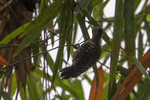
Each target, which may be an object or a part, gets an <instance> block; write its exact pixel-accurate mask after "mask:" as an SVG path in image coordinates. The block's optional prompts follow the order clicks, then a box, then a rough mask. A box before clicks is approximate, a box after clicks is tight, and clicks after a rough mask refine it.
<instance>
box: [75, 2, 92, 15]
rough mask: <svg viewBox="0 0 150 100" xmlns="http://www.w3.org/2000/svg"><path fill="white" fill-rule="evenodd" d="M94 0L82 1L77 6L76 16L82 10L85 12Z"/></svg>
mask: <svg viewBox="0 0 150 100" xmlns="http://www.w3.org/2000/svg"><path fill="white" fill-rule="evenodd" d="M91 1H92V0H81V1H80V2H79V3H78V4H77V5H76V8H75V15H78V14H79V13H80V12H81V10H84V9H85V8H87V6H88V5H89V3H90V2H91Z"/></svg>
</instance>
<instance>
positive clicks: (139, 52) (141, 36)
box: [138, 32, 144, 60]
mask: <svg viewBox="0 0 150 100" xmlns="http://www.w3.org/2000/svg"><path fill="white" fill-rule="evenodd" d="M138 39H139V40H138V60H140V59H141V58H142V56H143V51H144V49H143V35H142V33H141V32H139V38H138Z"/></svg>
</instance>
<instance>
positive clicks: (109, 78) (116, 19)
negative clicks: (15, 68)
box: [0, 0, 150, 100]
mask: <svg viewBox="0 0 150 100" xmlns="http://www.w3.org/2000/svg"><path fill="white" fill-rule="evenodd" d="M109 2H110V0H105V1H103V0H88V1H87V0H80V1H79V2H78V0H77V1H74V0H53V1H49V0H41V3H40V8H39V9H38V10H37V11H35V13H37V15H36V16H35V18H34V19H33V21H31V22H29V23H26V24H24V25H22V26H20V27H19V28H17V29H15V30H14V31H13V32H11V33H10V34H9V35H8V36H6V37H5V38H4V39H3V40H1V41H0V43H1V44H7V43H9V42H10V41H11V40H12V39H14V38H16V37H17V38H20V39H23V41H22V42H21V43H20V44H19V46H17V50H16V51H15V53H14V54H13V56H14V57H15V56H17V55H18V54H19V53H20V52H21V51H22V50H23V49H24V48H26V47H28V46H31V49H32V55H31V57H29V58H27V59H31V58H32V59H33V65H34V66H35V70H34V71H33V72H31V73H30V75H29V76H28V78H27V83H26V86H27V87H26V88H25V91H26V93H24V90H23V89H22V90H20V96H21V98H22V100H25V99H28V100H39V99H41V98H42V99H43V100H44V99H49V100H50V99H56V98H58V99H61V100H69V99H70V98H72V99H73V100H84V99H85V98H89V99H90V100H94V98H95V100H98V99H99V100H100V98H101V99H102V100H107V99H108V100H110V99H111V98H112V97H113V96H114V94H115V93H120V92H116V91H117V90H118V89H119V87H120V86H123V87H124V85H122V83H123V82H127V81H126V80H125V79H126V78H128V77H130V76H129V75H130V74H131V73H130V72H132V71H133V70H132V69H134V68H135V65H136V66H137V67H136V68H137V69H136V70H135V71H134V72H133V73H132V74H133V76H134V75H135V76H136V78H138V79H139V80H137V81H136V83H135V85H136V88H134V86H135V85H133V86H130V87H129V88H130V90H129V91H128V90H127V91H128V92H126V95H123V96H122V97H124V98H126V97H127V98H128V99H129V100H134V99H139V98H140V99H139V100H144V99H149V98H150V92H149V91H148V89H149V86H148V85H149V83H150V81H149V73H150V72H149V69H148V70H147V72H148V73H147V72H146V69H147V68H148V67H149V66H150V64H149V63H148V60H147V59H149V56H150V55H149V54H148V53H149V52H150V51H148V52H147V50H148V49H149V46H150V2H148V0H144V1H143V0H116V3H115V4H114V5H115V16H113V17H105V15H104V8H105V7H106V6H107V5H108V3H109ZM141 3H143V5H142V6H141V7H142V8H141V10H139V12H138V13H137V12H136V11H137V9H138V7H139V5H141ZM91 26H93V27H101V28H103V29H104V31H105V34H104V35H103V40H104V41H103V42H102V43H103V45H102V47H101V49H102V55H101V57H100V59H99V61H98V62H97V64H96V67H97V69H98V70H95V68H93V69H94V71H92V73H93V72H94V74H95V77H96V78H91V77H90V75H89V74H90V72H89V71H88V72H86V73H84V75H83V77H82V76H80V77H78V78H76V79H69V80H61V79H60V77H59V70H60V69H61V68H62V67H66V66H68V65H69V64H71V61H70V60H71V59H72V54H73V52H74V49H73V46H72V45H74V44H81V43H82V41H84V40H86V39H88V38H89V37H90V36H91V32H90V30H91ZM79 28H81V31H82V32H79V31H78V30H79ZM111 36H112V37H111ZM146 52H147V53H146ZM145 53H146V56H148V57H147V58H145V56H144V57H143V55H144V54H145ZM141 58H142V61H143V62H144V61H145V63H146V64H147V65H144V63H142V61H141V60H140V59H141ZM0 60H3V63H0V64H1V65H4V64H6V61H5V59H4V58H2V57H1V56H0ZM23 60H25V59H20V60H19V61H17V63H20V62H22V61H23ZM139 60H140V61H139ZM0 62H1V61H0ZM4 62H5V63H4ZM6 66H7V65H6ZM145 66H147V67H145ZM143 67H144V68H145V69H144V68H143ZM4 68H5V67H4ZM100 68H101V69H100ZM102 68H103V69H104V70H103V69H102ZM139 70H140V71H139ZM136 71H138V72H139V73H136ZM15 75H16V74H15V73H13V75H12V84H11V85H12V88H11V93H10V98H12V97H13V96H14V95H15V91H16V90H17V85H16V84H15V82H16V78H15ZM142 75H143V77H142ZM134 79H135V78H133V81H134ZM2 80H3V76H1V84H4V83H3V82H5V81H6V80H3V81H2ZM85 80H86V81H87V84H90V85H92V86H91V87H92V88H91V91H94V92H90V95H89V97H85V95H84V94H85V93H87V91H86V90H84V88H83V87H84V84H83V81H85ZM92 80H93V82H92ZM129 80H132V78H131V77H130V78H129ZM128 84H132V83H130V81H129V83H128ZM143 84H144V85H143ZM99 85H102V86H99ZM1 86H3V85H1ZM86 88H90V87H86ZM131 90H132V91H131ZM3 91H5V89H4V90H0V94H1V93H2V92H3ZM6 91H7V90H6ZM121 93H122V94H123V93H124V92H123V90H122V92H121ZM121 93H120V94H121ZM6 95H9V94H8V93H7V92H4V93H3V95H2V97H3V98H5V96H6ZM86 96H87V95H86ZM118 97H119V96H118ZM7 98H9V97H8V96H7ZM120 98H121V97H120ZM114 100H115V99H114Z"/></svg>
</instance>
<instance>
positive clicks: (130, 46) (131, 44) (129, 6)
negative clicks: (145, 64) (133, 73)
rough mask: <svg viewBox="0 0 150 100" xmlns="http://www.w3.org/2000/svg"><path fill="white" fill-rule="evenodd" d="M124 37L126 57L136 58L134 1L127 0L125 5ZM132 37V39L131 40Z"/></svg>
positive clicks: (130, 63)
mask: <svg viewBox="0 0 150 100" xmlns="http://www.w3.org/2000/svg"><path fill="white" fill-rule="evenodd" d="M123 17H124V36H125V48H126V55H127V56H129V58H132V57H134V56H135V37H134V36H135V35H134V1H133V0H126V2H125V3H124V16H123ZM131 37H132V38H131ZM128 65H129V68H131V66H132V65H133V64H132V60H131V59H128Z"/></svg>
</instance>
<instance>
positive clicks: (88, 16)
mask: <svg viewBox="0 0 150 100" xmlns="http://www.w3.org/2000/svg"><path fill="white" fill-rule="evenodd" d="M82 13H83V14H84V15H85V16H86V17H87V18H88V20H89V23H90V24H91V25H93V26H94V27H99V24H98V23H97V22H96V21H95V19H94V18H93V17H92V16H90V15H89V13H88V12H87V11H86V10H83V12H82Z"/></svg>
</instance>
